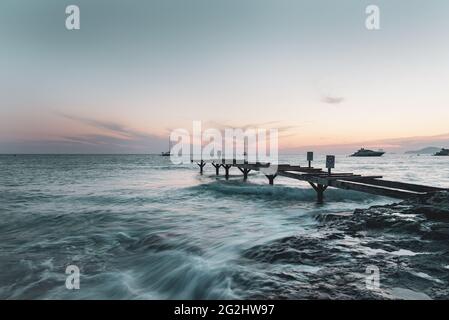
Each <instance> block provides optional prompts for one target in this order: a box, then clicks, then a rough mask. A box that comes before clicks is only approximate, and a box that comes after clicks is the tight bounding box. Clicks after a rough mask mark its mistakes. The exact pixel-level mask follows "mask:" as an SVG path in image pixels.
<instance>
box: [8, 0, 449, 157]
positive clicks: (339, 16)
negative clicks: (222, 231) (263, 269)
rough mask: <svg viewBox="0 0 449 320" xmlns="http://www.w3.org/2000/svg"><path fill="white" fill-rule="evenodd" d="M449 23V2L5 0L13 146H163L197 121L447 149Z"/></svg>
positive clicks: (318, 143)
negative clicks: (376, 12)
mask: <svg viewBox="0 0 449 320" xmlns="http://www.w3.org/2000/svg"><path fill="white" fill-rule="evenodd" d="M70 4H76V5H78V6H79V7H80V10H81V30H78V31H68V30H66V29H65V18H66V15H65V7H66V6H67V5H70ZM369 4H376V5H378V6H379V7H380V10H381V30H377V31H369V30H367V29H366V28H365V18H366V15H365V7H366V6H367V5H369ZM448 34H449V2H448V1H447V0H432V1H418V0H397V1H381V0H379V1H360V0H347V1H335V0H314V1H300V0H296V1H293V0H276V1H274V0H271V1H267V0H226V1H224V0H220V1H219V0H208V1H206V0H201V1H199V0H164V1H136V0H132V1H126V2H125V1H118V0H115V1H114V0H113V1H100V0H83V1H81V0H70V1H56V0H40V1H32V0H2V1H1V2H0V71H1V72H0V153H92V152H93V153H157V152H160V151H164V150H165V149H166V148H167V139H168V134H169V132H170V130H171V129H174V128H179V127H182V128H186V129H190V128H191V125H192V121H193V120H200V121H202V122H203V123H204V125H205V126H206V127H218V128H223V127H226V126H232V127H239V126H243V127H245V126H260V127H267V128H279V129H280V133H281V134H280V138H281V139H280V143H279V144H280V147H281V149H283V150H284V151H286V152H287V151H288V152H294V151H297V150H302V149H306V148H317V149H323V150H324V149H328V150H333V149H336V150H337V149H338V150H340V149H345V150H346V149H348V150H349V149H354V148H356V147H357V148H358V147H362V146H372V147H383V148H386V149H387V150H405V149H407V148H416V147H419V146H427V145H435V146H437V147H438V146H446V147H449V125H448V124H449V88H448V85H449V41H448Z"/></svg>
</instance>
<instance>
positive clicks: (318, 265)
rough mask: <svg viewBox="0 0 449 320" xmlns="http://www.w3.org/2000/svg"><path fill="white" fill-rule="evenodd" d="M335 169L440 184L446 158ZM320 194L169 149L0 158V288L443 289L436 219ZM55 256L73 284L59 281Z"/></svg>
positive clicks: (417, 294)
mask: <svg viewBox="0 0 449 320" xmlns="http://www.w3.org/2000/svg"><path fill="white" fill-rule="evenodd" d="M316 158H317V159H316V161H315V162H314V165H315V166H321V165H322V164H323V163H324V157H322V156H316ZM283 160H285V162H289V163H291V164H303V165H304V164H305V157H304V155H298V156H286V157H284V159H283ZM336 171H340V172H356V173H362V174H370V175H372V174H376V175H377V174H380V175H383V176H384V177H385V178H387V179H391V180H399V181H405V182H416V183H423V184H430V185H434V186H443V187H449V158H447V157H431V156H414V155H394V154H386V155H385V156H383V157H381V158H365V159H364V158H349V157H346V156H337V164H336ZM325 197H326V202H325V204H324V205H318V204H316V203H315V198H316V195H315V192H314V191H313V190H312V189H311V187H310V186H309V185H307V184H305V183H303V182H298V181H294V180H291V179H287V178H282V177H279V178H276V180H275V185H274V186H270V185H268V183H267V179H266V178H265V177H264V176H262V175H260V174H258V173H252V174H250V176H249V179H248V182H243V181H242V176H241V174H240V172H239V171H238V170H237V169H236V168H233V169H231V177H230V180H229V181H226V180H225V179H224V177H223V176H218V177H217V176H215V171H214V168H213V167H212V166H210V165H207V166H206V168H205V173H204V175H202V176H201V175H199V173H198V167H197V166H196V165H181V166H178V165H173V164H171V163H170V159H169V158H168V157H160V156H151V155H110V156H109V155H67V156H64V155H58V156H55V155H18V156H6V155H5V156H0V269H1V272H0V298H3V299H4V298H9V299H25V298H33V299H34V298H38V299H80V298H81V299H94V298H99V299H164V298H168V299H173V298H177V299H178V298H179V299H214V298H287V299H294V298H306V299H313V298H343V299H354V298H437V299H438V298H449V289H448V285H449V277H448V274H449V241H448V238H445V235H448V236H449V223H447V222H438V223H437V222H432V221H427V220H426V219H424V218H423V217H422V216H420V215H419V214H417V215H413V214H403V213H402V212H401V210H399V209H398V210H397V212H395V213H394V214H391V212H390V213H389V214H386V213H384V212H383V211H382V210H381V209H380V210H377V211H376V210H375V212H374V211H368V212H367V213H366V214H364V212H363V211H356V212H358V213H354V211H355V209H358V208H360V209H366V208H369V207H370V206H375V205H382V206H383V205H386V204H391V203H393V202H397V201H395V200H392V199H388V198H382V197H377V196H372V195H368V194H363V193H357V192H350V191H344V190H335V189H329V190H328V191H326V193H325ZM373 212H374V213H373ZM435 230H436V231H435ZM444 230H446V233H445V231H444ZM435 234H438V235H439V236H438V237H437V236H434V235H435ZM68 265H76V266H78V267H79V269H80V271H81V282H80V289H79V290H68V289H66V287H65V280H66V274H65V269H66V267H67V266H68ZM370 266H371V267H373V266H374V267H377V268H378V269H379V272H380V288H379V289H378V290H372V288H371V289H369V288H367V286H366V273H365V271H366V268H367V267H370Z"/></svg>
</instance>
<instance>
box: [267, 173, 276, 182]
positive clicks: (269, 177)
mask: <svg viewBox="0 0 449 320" xmlns="http://www.w3.org/2000/svg"><path fill="white" fill-rule="evenodd" d="M265 177H267V178H268V182H269V183H270V185H273V184H274V179H275V178H276V177H277V174H266V175H265Z"/></svg>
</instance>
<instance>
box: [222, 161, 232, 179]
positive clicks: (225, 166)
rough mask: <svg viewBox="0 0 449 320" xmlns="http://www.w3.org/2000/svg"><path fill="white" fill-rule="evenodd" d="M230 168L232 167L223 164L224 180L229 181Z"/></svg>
mask: <svg viewBox="0 0 449 320" xmlns="http://www.w3.org/2000/svg"><path fill="white" fill-rule="evenodd" d="M231 167H232V165H231V164H224V165H223V168H224V169H225V177H226V180H228V179H229V169H230V168H231Z"/></svg>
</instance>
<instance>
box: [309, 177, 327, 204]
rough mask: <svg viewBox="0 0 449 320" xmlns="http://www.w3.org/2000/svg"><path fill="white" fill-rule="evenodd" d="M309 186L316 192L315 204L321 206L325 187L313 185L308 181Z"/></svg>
mask: <svg viewBox="0 0 449 320" xmlns="http://www.w3.org/2000/svg"><path fill="white" fill-rule="evenodd" d="M309 184H310V185H311V186H312V187H313V189H314V190H315V191H316V197H317V198H316V202H317V203H319V204H321V203H323V202H324V191H326V189H327V186H325V185H322V184H316V185H315V184H313V183H312V182H310V181H309Z"/></svg>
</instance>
